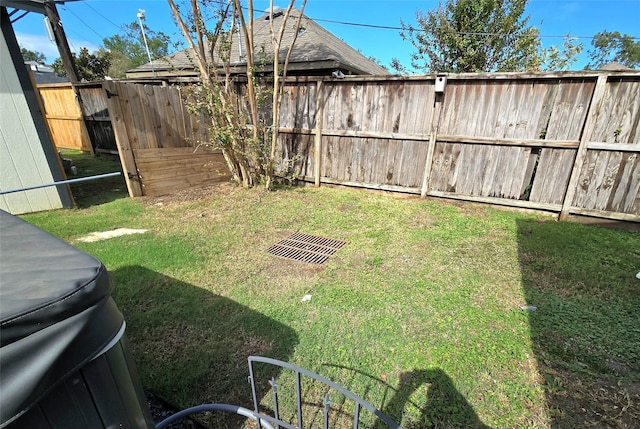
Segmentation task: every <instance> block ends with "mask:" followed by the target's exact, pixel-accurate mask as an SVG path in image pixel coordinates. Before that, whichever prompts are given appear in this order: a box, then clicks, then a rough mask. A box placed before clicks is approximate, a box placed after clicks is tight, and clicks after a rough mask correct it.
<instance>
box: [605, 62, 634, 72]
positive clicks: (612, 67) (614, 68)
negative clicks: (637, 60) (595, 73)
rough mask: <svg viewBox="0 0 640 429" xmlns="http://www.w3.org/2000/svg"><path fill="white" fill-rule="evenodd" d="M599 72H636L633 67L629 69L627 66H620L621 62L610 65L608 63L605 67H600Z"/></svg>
mask: <svg viewBox="0 0 640 429" xmlns="http://www.w3.org/2000/svg"><path fill="white" fill-rule="evenodd" d="M599 70H608V71H621V70H622V71H626V70H634V69H633V68H631V67H627V66H625V65H622V64H620V63H619V62H616V61H611V62H610V63H607V64H605V65H603V66H602V67H600V69H599Z"/></svg>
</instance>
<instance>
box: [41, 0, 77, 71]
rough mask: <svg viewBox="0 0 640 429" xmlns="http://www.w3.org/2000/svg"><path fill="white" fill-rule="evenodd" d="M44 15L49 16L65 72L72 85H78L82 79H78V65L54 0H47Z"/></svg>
mask: <svg viewBox="0 0 640 429" xmlns="http://www.w3.org/2000/svg"><path fill="white" fill-rule="evenodd" d="M44 13H45V15H47V17H48V18H49V22H50V23H51V27H52V29H53V34H54V36H55V39H56V45H57V46H58V51H59V52H60V58H61V59H62V64H63V65H64V70H65V71H66V72H67V77H68V78H69V81H70V82H71V83H78V82H79V81H80V79H78V71H77V69H76V64H75V62H74V61H73V56H72V55H71V49H69V43H68V42H67V36H66V35H65V34H64V29H63V28H62V23H61V22H60V15H58V9H57V8H56V4H55V2H54V1H53V0H46V1H45V2H44Z"/></svg>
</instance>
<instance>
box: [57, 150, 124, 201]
mask: <svg viewBox="0 0 640 429" xmlns="http://www.w3.org/2000/svg"><path fill="white" fill-rule="evenodd" d="M60 153H61V154H62V157H63V158H64V159H69V160H71V161H72V163H73V165H74V166H75V167H76V174H75V175H74V174H73V173H72V172H71V171H70V170H69V169H67V170H66V174H67V178H68V179H76V178H81V177H89V176H96V175H99V174H106V173H116V172H122V165H121V164H120V160H119V159H118V157H117V156H113V155H108V154H103V155H100V156H99V157H96V156H94V155H90V154H87V153H83V152H81V151H79V150H70V149H67V150H63V151H61V152H60ZM69 186H70V187H71V192H72V193H73V196H74V200H75V203H76V205H77V206H78V207H80V208H86V207H90V206H92V205H96V204H102V203H106V202H109V201H113V200H115V199H118V198H125V197H126V196H128V193H127V185H126V183H125V181H124V177H123V176H122V175H120V176H116V177H107V178H104V179H97V180H93V181H87V182H81V183H74V184H71V185H69Z"/></svg>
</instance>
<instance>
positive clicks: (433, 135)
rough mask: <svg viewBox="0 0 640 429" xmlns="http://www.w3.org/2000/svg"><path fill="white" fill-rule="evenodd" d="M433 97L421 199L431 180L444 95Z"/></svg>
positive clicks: (437, 94) (424, 195)
mask: <svg viewBox="0 0 640 429" xmlns="http://www.w3.org/2000/svg"><path fill="white" fill-rule="evenodd" d="M434 97H435V99H434V100H433V109H432V116H431V127H430V130H429V145H428V146H427V159H426V160H425V163H424V175H423V176H422V188H421V189H420V196H421V197H422V198H424V197H426V196H427V192H429V181H430V180H431V164H433V152H434V150H435V147H436V140H437V139H438V129H439V128H440V112H441V111H442V103H443V101H444V93H442V94H439V93H435V95H434Z"/></svg>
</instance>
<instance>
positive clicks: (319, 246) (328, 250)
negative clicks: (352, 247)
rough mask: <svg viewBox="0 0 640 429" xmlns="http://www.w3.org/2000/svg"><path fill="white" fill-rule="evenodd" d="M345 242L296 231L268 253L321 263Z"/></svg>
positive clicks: (270, 248)
mask: <svg viewBox="0 0 640 429" xmlns="http://www.w3.org/2000/svg"><path fill="white" fill-rule="evenodd" d="M345 244H347V242H346V241H340V240H333V239H331V238H324V237H318V236H315V235H308V234H302V233H300V232H296V233H293V234H292V235H291V236H290V237H288V238H285V239H284V240H282V241H280V242H278V243H276V244H274V245H273V246H271V247H269V248H268V249H267V253H271V254H272V255H275V256H279V257H281V258H286V259H292V260H294V261H298V262H306V263H307V264H318V265H321V264H324V263H325V262H326V261H327V260H328V259H329V256H331V255H333V254H334V253H336V252H337V251H338V249H340V248H341V247H342V246H344V245H345Z"/></svg>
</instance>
